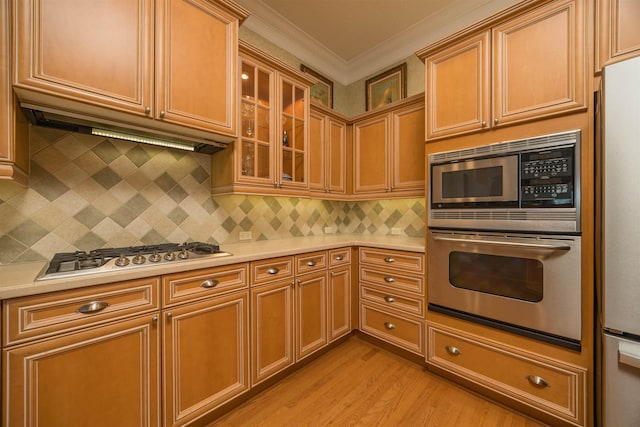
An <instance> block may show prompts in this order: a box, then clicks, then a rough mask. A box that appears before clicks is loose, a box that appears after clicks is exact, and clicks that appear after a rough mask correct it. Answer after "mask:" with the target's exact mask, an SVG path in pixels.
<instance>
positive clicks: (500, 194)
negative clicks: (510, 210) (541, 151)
mask: <svg viewBox="0 0 640 427" xmlns="http://www.w3.org/2000/svg"><path fill="white" fill-rule="evenodd" d="M518 191H519V181H518V156H517V155H510V156H501V157H492V158H487V159H478V160H465V161H462V162H453V163H445V164H435V165H432V166H431V208H432V209H443V208H465V207H466V208H468V207H475V206H477V205H481V206H485V205H486V204H487V203H489V204H490V205H491V206H493V207H518Z"/></svg>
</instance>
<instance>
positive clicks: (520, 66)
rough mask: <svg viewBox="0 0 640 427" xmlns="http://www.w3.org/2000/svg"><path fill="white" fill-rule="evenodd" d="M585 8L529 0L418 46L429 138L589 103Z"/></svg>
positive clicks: (561, 0)
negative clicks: (518, 7)
mask: <svg viewBox="0 0 640 427" xmlns="http://www.w3.org/2000/svg"><path fill="white" fill-rule="evenodd" d="M527 7H528V8H529V9H527ZM584 7H585V6H584V2H581V1H575V0H556V1H551V2H548V3H545V4H543V5H542V6H539V7H536V8H533V9H531V8H530V6H527V5H523V6H522V8H524V9H523V10H522V11H518V10H511V11H509V13H508V14H507V15H506V16H507V19H504V18H503V17H502V15H500V14H498V15H497V16H494V17H490V18H488V19H487V20H485V21H483V22H482V23H480V24H477V25H475V26H474V27H472V31H473V32H472V33H471V34H467V33H466V32H465V30H463V31H462V32H461V33H458V34H456V35H454V36H451V37H449V38H447V39H445V40H443V41H442V42H439V43H438V44H436V45H432V46H429V47H427V48H425V49H423V50H421V51H419V52H417V53H416V54H417V55H418V56H419V57H420V58H422V59H423V60H424V61H425V87H426V89H425V92H426V101H425V102H426V105H427V109H426V114H427V116H426V119H425V124H426V127H425V128H426V139H427V140H434V139H438V138H443V137H448V136H452V135H459V134H465V133H470V132H477V131H480V130H485V129H492V128H494V127H498V126H502V125H508V124H512V123H518V122H523V121H530V120H538V119H544V118H548V117H553V116H557V115H559V114H565V113H570V112H575V111H581V110H584V109H586V107H587V100H586V98H587V97H586V93H585V86H586V83H585V82H586V81H585V69H586V59H585V58H586V57H585V40H584V36H583V35H584V31H585V11H584ZM467 31H468V30H467Z"/></svg>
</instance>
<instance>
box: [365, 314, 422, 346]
mask: <svg viewBox="0 0 640 427" xmlns="http://www.w3.org/2000/svg"><path fill="white" fill-rule="evenodd" d="M423 325H424V322H422V321H421V320H417V319H413V318H409V317H403V316H400V315H397V314H394V313H391V312H388V311H385V310H382V309H379V308H376V307H372V306H368V305H365V304H361V305H360V330H361V331H362V332H366V333H369V334H371V335H373V336H375V337H378V338H380V339H382V340H384V341H387V342H389V343H391V344H394V345H397V346H399V347H402V348H405V349H407V350H409V351H411V352H414V353H417V354H420V355H423V356H424V339H423V337H424V334H423Z"/></svg>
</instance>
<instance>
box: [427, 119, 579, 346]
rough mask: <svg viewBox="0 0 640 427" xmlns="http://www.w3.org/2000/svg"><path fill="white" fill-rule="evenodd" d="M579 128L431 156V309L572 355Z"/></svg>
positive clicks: (576, 297) (576, 314) (576, 325)
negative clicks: (506, 331)
mask: <svg viewBox="0 0 640 427" xmlns="http://www.w3.org/2000/svg"><path fill="white" fill-rule="evenodd" d="M579 153H580V132H579V131H572V132H564V133H559V134H554V135H547V136H541V137H536V138H530V139H527V140H522V141H510V142H506V143H498V144H492V145H489V146H483V147H477V148H473V149H469V150H459V151H451V152H444V153H436V154H432V155H430V156H429V170H430V174H431V175H430V176H431V180H430V184H431V185H430V191H429V200H428V211H429V212H428V226H429V231H428V237H427V264H428V273H427V275H428V276H427V279H428V280H427V286H428V298H429V310H431V311H437V312H441V313H445V314H448V315H452V316H456V317H461V318H464V319H467V320H470V321H474V322H478V323H482V324H486V325H489V326H492V327H497V328H500V329H504V330H509V331H511V332H514V333H518V334H521V335H526V336H530V337H533V338H536V339H540V340H543V341H546V342H550V343H553V344H556V345H560V346H563V347H567V348H571V349H574V350H579V349H580V340H581V334H582V330H581V323H582V316H581V311H582V280H581V265H582V256H581V255H582V252H581V246H582V242H581V237H580V207H579V206H580V166H579V163H580V162H579V160H580V156H579Z"/></svg>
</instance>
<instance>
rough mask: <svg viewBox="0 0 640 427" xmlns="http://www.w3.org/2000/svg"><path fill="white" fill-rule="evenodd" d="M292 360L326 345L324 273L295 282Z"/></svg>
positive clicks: (325, 275) (308, 275)
mask: <svg viewBox="0 0 640 427" xmlns="http://www.w3.org/2000/svg"><path fill="white" fill-rule="evenodd" d="M295 298H296V361H298V360H302V359H304V358H305V357H307V356H309V355H310V354H312V353H314V352H315V351H317V350H320V349H321V348H322V347H324V346H326V345H327V343H328V342H329V341H328V339H327V271H326V267H325V269H324V270H322V271H319V272H316V273H309V274H305V275H303V276H300V277H298V278H297V279H296V289H295Z"/></svg>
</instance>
